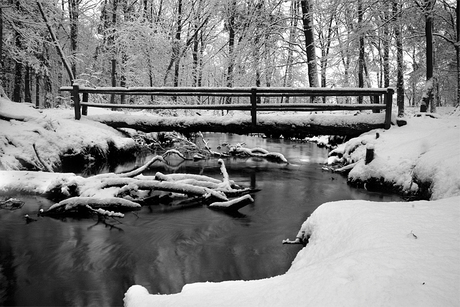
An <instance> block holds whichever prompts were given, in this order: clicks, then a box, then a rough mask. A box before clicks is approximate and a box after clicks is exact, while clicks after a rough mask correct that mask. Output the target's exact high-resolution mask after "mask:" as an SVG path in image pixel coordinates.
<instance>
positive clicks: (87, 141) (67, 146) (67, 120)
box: [0, 98, 134, 170]
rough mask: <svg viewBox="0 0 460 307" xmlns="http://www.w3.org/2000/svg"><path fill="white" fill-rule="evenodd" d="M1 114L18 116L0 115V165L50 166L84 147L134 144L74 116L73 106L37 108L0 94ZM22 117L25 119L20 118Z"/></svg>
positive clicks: (122, 146) (105, 150)
mask: <svg viewBox="0 0 460 307" xmlns="http://www.w3.org/2000/svg"><path fill="white" fill-rule="evenodd" d="M0 114H4V115H8V116H9V117H13V118H17V119H18V120H14V119H13V120H9V121H7V120H2V119H0V131H1V134H0V169H6V170H18V169H21V162H20V161H27V162H28V163H29V164H31V165H39V166H40V165H41V163H40V161H39V159H38V158H37V154H36V153H35V151H34V149H33V146H34V145H35V147H36V151H37V152H38V155H39V158H40V159H41V160H42V161H43V162H44V163H46V164H48V165H49V166H50V167H52V166H53V165H59V160H60V158H59V156H60V155H62V154H63V153H66V152H68V151H71V152H75V151H76V150H81V149H83V148H85V147H97V148H99V149H100V150H101V151H102V152H107V150H108V148H109V144H113V145H114V146H115V148H118V149H123V148H129V147H132V146H134V141H133V140H132V139H131V138H126V137H124V136H123V135H122V134H121V133H120V132H118V131H116V130H115V129H112V128H111V127H108V126H106V125H102V124H99V123H97V122H94V121H90V120H87V119H82V120H80V121H77V120H74V119H73V116H74V114H73V110H69V109H61V110H59V109H45V110H37V109H34V108H33V107H32V105H30V104H26V103H14V102H11V101H8V100H6V99H3V98H0ZM21 119H24V120H21Z"/></svg>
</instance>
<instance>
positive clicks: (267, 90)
mask: <svg viewBox="0 0 460 307" xmlns="http://www.w3.org/2000/svg"><path fill="white" fill-rule="evenodd" d="M71 90H72V89H71V87H68V86H63V87H61V88H60V91H64V92H65V91H71ZM80 91H81V92H82V93H83V92H87V93H91V94H130V95H168V96H169V95H190V96H194V95H201V96H211V95H216V96H221V95H224V94H226V95H227V94H228V95H231V94H244V95H246V96H248V97H249V96H250V95H251V91H252V88H250V87H232V88H230V87H129V88H125V87H95V88H91V87H80ZM388 91H389V89H388V88H308V87H307V88H291V87H257V88H256V92H257V95H258V96H280V95H283V96H284V95H286V96H291V95H295V96H297V95H299V96H318V95H321V96H375V95H383V94H385V93H388Z"/></svg>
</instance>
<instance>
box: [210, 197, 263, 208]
mask: <svg viewBox="0 0 460 307" xmlns="http://www.w3.org/2000/svg"><path fill="white" fill-rule="evenodd" d="M253 202H254V199H253V198H252V197H251V195H248V194H246V195H243V196H241V197H238V198H234V199H232V200H229V201H221V202H213V203H211V204H210V205H209V206H208V207H209V208H211V209H222V210H239V209H241V208H243V207H244V206H246V205H248V204H251V203H253Z"/></svg>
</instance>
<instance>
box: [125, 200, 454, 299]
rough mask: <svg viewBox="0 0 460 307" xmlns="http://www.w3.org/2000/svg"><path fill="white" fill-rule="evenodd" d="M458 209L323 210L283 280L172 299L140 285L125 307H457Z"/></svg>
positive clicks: (441, 205) (331, 206)
mask: <svg viewBox="0 0 460 307" xmlns="http://www.w3.org/2000/svg"><path fill="white" fill-rule="evenodd" d="M459 203H460V197H455V198H449V199H442V200H438V201H432V202H428V201H417V202H407V203H399V202H398V203H373V202H367V201H356V200H354V201H339V202H332V203H326V204H323V205H322V206H320V207H319V208H318V209H317V210H316V211H315V212H314V213H313V214H312V215H311V216H310V217H309V218H308V220H307V221H306V222H305V223H304V224H303V225H302V228H301V229H302V230H304V231H306V234H311V237H310V242H309V243H308V244H307V246H306V247H305V248H303V249H302V250H301V251H300V252H299V253H298V255H297V257H296V258H295V260H294V262H293V264H292V266H291V268H290V269H289V271H288V272H287V273H286V274H284V275H280V276H276V277H273V278H268V279H262V280H254V281H226V282H220V283H195V284H189V285H186V286H185V287H184V288H183V290H182V292H181V293H179V294H173V295H151V294H149V293H148V291H147V290H146V289H145V288H144V287H142V286H140V285H136V286H132V287H131V288H130V289H129V290H128V291H127V293H126V294H125V306H128V307H130V306H136V307H143V306H145V307H147V306H175V307H178V306H459V304H460V291H459V290H460V262H459V261H458V259H459V255H460V206H459ZM280 243H281V242H280ZM280 248H283V246H281V245H280Z"/></svg>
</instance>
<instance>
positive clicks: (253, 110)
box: [251, 87, 257, 128]
mask: <svg viewBox="0 0 460 307" xmlns="http://www.w3.org/2000/svg"><path fill="white" fill-rule="evenodd" d="M251 119H252V128H255V127H256V126H257V88H256V87H253V88H251Z"/></svg>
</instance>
